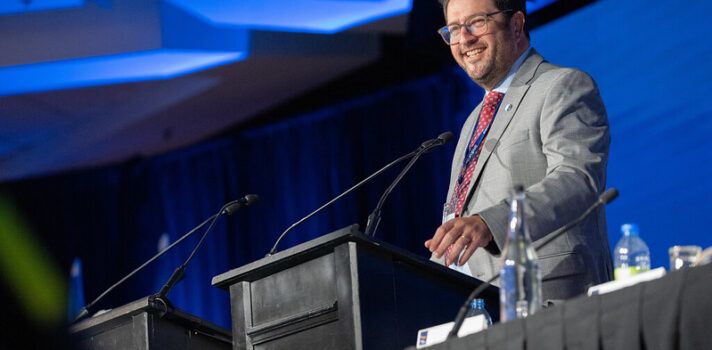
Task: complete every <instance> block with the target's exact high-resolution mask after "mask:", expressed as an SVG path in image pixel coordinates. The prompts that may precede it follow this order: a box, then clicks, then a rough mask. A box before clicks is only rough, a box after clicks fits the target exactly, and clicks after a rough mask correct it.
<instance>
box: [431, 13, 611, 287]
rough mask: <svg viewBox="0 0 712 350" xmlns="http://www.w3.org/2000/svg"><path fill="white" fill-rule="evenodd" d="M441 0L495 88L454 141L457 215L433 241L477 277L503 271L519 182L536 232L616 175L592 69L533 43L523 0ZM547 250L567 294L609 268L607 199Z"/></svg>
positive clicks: (547, 229) (438, 256)
mask: <svg viewBox="0 0 712 350" xmlns="http://www.w3.org/2000/svg"><path fill="white" fill-rule="evenodd" d="M442 2H443V8H444V10H445V18H446V22H447V26H446V27H443V28H442V29H441V30H440V31H439V32H440V34H441V35H442V36H443V39H445V42H446V43H447V44H449V46H450V50H451V51H452V55H453V57H454V58H455V61H457V63H458V64H459V65H460V66H461V67H462V69H464V70H465V71H466V72H467V74H468V75H469V76H470V77H471V78H472V80H473V81H474V82H475V83H477V84H478V85H479V86H481V87H482V88H483V89H485V90H486V92H487V95H486V97H485V99H484V100H483V102H482V103H480V105H479V106H477V107H476V108H475V110H474V111H473V112H472V114H471V115H470V116H469V118H468V119H467V121H466V122H465V124H464V126H463V128H462V131H461V133H460V139H459V141H458V144H457V148H456V150H455V155H454V159H453V162H452V173H451V179H450V189H449V191H448V197H447V198H448V201H449V203H450V204H451V206H452V208H454V211H455V214H456V217H454V218H452V219H450V220H448V221H446V222H445V223H444V224H443V225H442V226H440V227H439V228H438V229H437V231H436V232H435V234H434V235H433V237H432V238H431V239H430V240H428V241H426V242H425V246H426V247H427V248H428V249H430V251H431V252H432V253H433V259H434V260H438V261H440V262H442V263H445V264H446V265H448V266H451V265H452V264H455V265H453V266H456V265H465V264H467V267H469V270H470V271H471V273H472V275H473V277H476V278H478V279H482V280H487V279H489V278H491V277H492V276H493V275H494V274H496V273H498V272H499V265H500V257H501V251H502V250H503V249H504V244H505V241H506V235H507V224H508V218H509V204H510V203H509V197H510V195H511V191H512V188H513V187H514V185H517V184H521V185H523V186H524V188H525V191H526V192H525V193H526V198H527V205H526V208H525V212H526V214H527V217H528V218H529V220H528V222H527V224H528V226H529V232H530V234H531V238H532V240H533V241H535V242H536V241H538V240H541V239H543V238H545V237H546V236H547V234H549V233H551V232H552V231H554V230H556V229H557V228H559V227H561V226H563V225H564V224H566V223H568V222H570V221H572V220H574V219H575V218H576V217H578V216H579V215H581V214H582V213H583V211H584V210H585V209H586V208H587V207H588V206H589V205H591V204H592V203H594V202H595V201H596V200H597V197H598V195H599V194H600V193H601V192H603V190H604V189H605V185H606V165H607V162H608V148H609V144H610V133H609V127H608V119H607V116H606V111H605V108H604V106H603V101H602V100H601V97H600V95H599V92H598V88H597V86H596V84H595V82H594V81H593V79H592V78H591V77H590V76H589V75H587V74H586V73H584V72H581V71H579V70H575V69H571V68H564V67H560V66H556V65H553V64H550V63H548V62H546V61H545V60H544V58H543V57H542V56H541V55H539V53H537V52H536V50H534V49H533V48H531V47H530V44H529V33H528V31H527V29H526V8H525V1H524V0H518V1H517V0H443V1H442ZM538 256H539V263H540V265H541V269H542V276H543V281H542V282H543V283H542V293H543V299H544V300H551V301H553V300H562V299H568V298H571V297H574V296H576V295H579V294H581V293H584V292H585V291H586V289H587V288H588V287H590V286H591V285H595V284H598V283H602V282H605V281H608V280H610V279H611V277H612V265H613V264H612V261H611V253H610V248H609V245H608V236H607V232H606V221H605V212H604V209H603V208H600V209H598V210H597V211H595V212H594V213H593V214H592V215H590V216H589V217H588V218H587V219H586V220H584V221H583V222H582V223H581V224H580V225H578V226H577V227H575V228H573V229H571V230H570V231H568V232H567V233H566V234H564V235H562V236H560V237H558V238H557V239H555V240H553V241H552V242H550V243H549V244H548V245H546V246H544V247H543V248H542V249H541V250H539V252H538ZM458 257H459V259H458ZM494 284H495V285H497V284H498V281H495V283H494Z"/></svg>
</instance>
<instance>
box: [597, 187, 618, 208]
mask: <svg viewBox="0 0 712 350" xmlns="http://www.w3.org/2000/svg"><path fill="white" fill-rule="evenodd" d="M616 197H618V190H617V189H615V188H614V187H611V188H609V189H607V190H606V191H605V192H603V193H602V194H601V197H599V198H600V199H601V201H602V202H603V204H608V203H610V202H612V201H613V200H614V199H616Z"/></svg>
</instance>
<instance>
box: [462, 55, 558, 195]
mask: <svg viewBox="0 0 712 350" xmlns="http://www.w3.org/2000/svg"><path fill="white" fill-rule="evenodd" d="M543 60H544V58H543V57H542V56H541V55H539V53H538V52H536V50H534V49H533V48H532V50H531V52H530V53H529V57H527V58H526V59H525V60H524V62H523V63H522V65H521V66H520V67H519V70H518V71H517V73H516V75H515V76H514V79H513V80H512V84H511V85H510V86H509V88H508V89H507V93H506V94H505V95H504V98H503V99H502V102H500V105H499V108H498V109H497V114H495V117H494V120H493V121H492V126H491V127H490V130H489V132H488V133H487V137H486V138H485V144H484V146H483V147H482V151H481V152H480V157H479V159H478V160H477V164H476V165H475V170H474V172H473V174H472V179H471V180H470V184H471V185H470V188H469V189H468V192H467V196H468V197H469V196H472V193H473V192H474V189H475V187H477V186H476V184H477V182H479V180H480V176H481V175H482V169H483V168H484V166H485V164H487V160H488V159H489V157H490V156H491V155H492V151H494V150H495V149H496V147H497V145H498V144H499V139H500V137H502V134H503V133H504V131H505V130H506V129H507V127H508V126H509V124H510V122H511V121H512V119H513V117H514V115H515V114H516V112H517V109H518V108H519V105H520V103H521V102H522V99H523V98H524V95H525V94H526V92H527V90H529V81H530V80H531V79H532V78H533V77H534V73H535V72H536V68H537V67H538V66H539V64H540V63H541V62H542V61H543ZM480 105H482V103H480ZM509 105H511V107H509V108H507V107H508V106H509ZM479 109H480V107H478V108H477V109H476V110H477V111H479ZM470 132H472V130H471V128H470ZM463 156H464V155H463ZM467 201H469V198H467V199H466V204H465V205H467Z"/></svg>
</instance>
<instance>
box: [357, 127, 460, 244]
mask: <svg viewBox="0 0 712 350" xmlns="http://www.w3.org/2000/svg"><path fill="white" fill-rule="evenodd" d="M453 137H454V135H453V133H452V132H449V131H447V132H444V133H442V134H440V135H439V136H438V138H437V139H433V140H428V141H425V142H423V144H422V145H421V146H420V147H418V149H417V150H415V155H414V156H413V158H411V160H410V162H408V164H406V166H405V167H403V170H401V172H400V174H398V176H397V177H396V179H395V180H393V182H391V185H390V186H388V188H387V189H386V191H385V192H383V195H381V199H379V200H378V204H376V208H375V209H373V212H372V213H371V215H369V216H368V220H367V221H366V229H365V230H364V234H365V235H366V236H367V237H373V236H375V235H376V230H377V229H378V224H379V223H380V222H381V209H382V208H383V203H385V202H386V198H388V196H389V195H390V194H391V192H392V191H393V188H395V187H396V185H397V184H398V183H399V182H400V180H401V179H402V178H403V176H405V174H406V173H407V172H408V170H410V168H411V167H412V166H413V164H415V162H416V161H417V160H418V158H420V156H422V155H423V154H425V153H428V152H430V151H432V150H433V149H434V148H436V147H438V146H442V145H444V144H446V143H448V142H450V141H451V140H452V139H453Z"/></svg>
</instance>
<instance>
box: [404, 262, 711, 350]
mask: <svg viewBox="0 0 712 350" xmlns="http://www.w3.org/2000/svg"><path fill="white" fill-rule="evenodd" d="M414 338H415V337H414ZM408 349H415V346H413V347H410V348H408ZM427 349H433V350H444V349H452V350H460V349H491V350H500V349H502V350H505V349H506V350H523V349H527V350H535V349H545V350H556V349H590V350H599V349H602V350H609V349H624V350H629V349H648V350H650V349H653V350H654V349H661V350H662V349H682V350H684V349H695V350H697V349H712V264H708V265H705V266H701V267H695V268H690V269H685V270H681V271H675V272H671V273H668V274H667V275H666V276H665V277H663V278H660V279H657V280H655V281H650V282H644V283H640V284H637V285H635V286H632V287H628V288H625V289H621V290H618V291H615V292H612V293H607V294H603V295H594V296H591V297H587V296H581V297H579V298H575V299H572V300H569V301H567V302H565V303H562V304H560V305H557V306H553V307H550V308H547V309H545V310H542V311H540V312H538V313H536V314H535V315H533V316H531V317H528V318H526V319H523V320H515V321H511V322H508V323H504V324H496V325H494V326H493V327H491V328H489V329H487V330H485V331H482V332H479V333H475V334H472V335H469V336H467V337H463V338H459V339H453V340H450V341H448V342H445V343H442V344H437V345H434V346H432V347H429V348H427Z"/></svg>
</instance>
